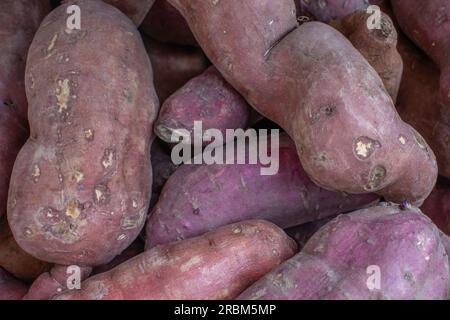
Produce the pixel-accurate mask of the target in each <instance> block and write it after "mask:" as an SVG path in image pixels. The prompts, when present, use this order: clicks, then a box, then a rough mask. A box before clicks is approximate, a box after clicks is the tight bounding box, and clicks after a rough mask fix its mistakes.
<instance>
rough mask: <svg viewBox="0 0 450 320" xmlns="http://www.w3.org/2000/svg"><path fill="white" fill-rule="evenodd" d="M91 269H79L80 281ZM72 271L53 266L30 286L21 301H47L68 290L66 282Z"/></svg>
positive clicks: (63, 267)
mask: <svg viewBox="0 0 450 320" xmlns="http://www.w3.org/2000/svg"><path fill="white" fill-rule="evenodd" d="M91 271H92V268H90V267H84V268H80V274H79V276H80V280H84V279H86V278H87V277H88V276H89V274H90V273H91ZM72 274H73V270H71V269H68V267H67V266H59V265H56V266H54V267H53V268H52V269H51V270H50V271H49V272H45V273H43V274H41V275H40V276H39V277H38V278H37V279H36V280H35V281H34V282H33V284H32V285H31V287H30V289H29V290H28V292H27V294H26V295H25V296H24V297H23V298H22V299H23V300H49V299H51V298H53V297H55V296H56V295H58V294H61V293H63V292H65V291H67V290H69V289H68V282H69V281H70V278H69V277H70V276H71V275H72ZM72 290H75V289H72Z"/></svg>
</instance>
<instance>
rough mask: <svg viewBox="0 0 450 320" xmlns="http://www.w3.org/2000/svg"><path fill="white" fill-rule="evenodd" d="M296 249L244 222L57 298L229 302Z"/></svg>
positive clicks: (170, 247) (267, 227) (148, 255)
mask: <svg viewBox="0 0 450 320" xmlns="http://www.w3.org/2000/svg"><path fill="white" fill-rule="evenodd" d="M295 250H296V245H295V242H294V241H293V240H292V239H290V238H289V237H287V236H286V234H285V233H284V232H283V231H282V230H281V229H279V228H278V227H276V226H275V225H273V224H271V223H269V222H265V221H257V220H252V221H246V222H242V223H238V224H234V225H229V226H225V227H222V228H219V229H217V230H215V231H213V232H210V233H207V234H205V235H203V236H201V237H197V238H193V239H189V240H185V241H180V242H174V243H171V244H166V245H162V246H158V247H156V248H153V249H151V250H149V251H146V252H144V253H142V254H141V255H139V256H137V257H135V258H133V259H131V260H129V261H127V262H125V263H123V264H121V265H120V266H118V267H116V268H114V269H113V270H111V271H109V272H105V273H102V274H99V275H96V276H94V277H91V278H89V279H87V280H86V281H84V282H83V283H82V284H81V290H76V291H71V292H66V293H64V294H62V295H60V296H57V297H56V299H77V300H80V299H81V300H84V299H87V300H92V299H94V300H120V299H177V300H183V299H193V300H204V299H233V298H235V297H236V296H237V295H238V294H239V293H240V292H242V291H243V290H244V289H245V288H246V287H248V286H249V285H250V284H252V283H253V282H254V281H256V280H257V279H258V278H260V277H261V276H262V275H264V274H265V273H267V272H269V271H270V270H271V269H272V268H273V267H275V266H276V265H278V264H280V263H281V262H283V261H284V260H286V259H288V258H289V257H291V256H292V255H293V254H294V253H295Z"/></svg>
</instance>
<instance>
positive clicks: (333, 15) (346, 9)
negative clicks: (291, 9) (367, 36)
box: [295, 0, 369, 22]
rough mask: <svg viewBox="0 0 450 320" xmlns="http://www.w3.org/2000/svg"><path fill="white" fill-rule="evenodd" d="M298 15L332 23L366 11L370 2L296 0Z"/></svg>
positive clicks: (361, 0)
mask: <svg viewBox="0 0 450 320" xmlns="http://www.w3.org/2000/svg"><path fill="white" fill-rule="evenodd" d="M295 2H296V4H297V7H298V9H297V10H298V15H300V16H301V15H312V16H313V17H314V18H315V19H316V20H317V21H321V22H330V21H332V20H335V19H338V18H342V17H344V16H346V15H348V14H351V13H353V12H355V11H357V10H361V9H365V8H367V6H368V5H369V1H368V0H328V1H323V0H295Z"/></svg>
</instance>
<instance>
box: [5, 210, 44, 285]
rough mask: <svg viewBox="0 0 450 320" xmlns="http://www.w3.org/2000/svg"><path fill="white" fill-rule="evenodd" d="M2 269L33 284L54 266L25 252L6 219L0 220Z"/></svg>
mask: <svg viewBox="0 0 450 320" xmlns="http://www.w3.org/2000/svg"><path fill="white" fill-rule="evenodd" d="M0 267H1V268H3V269H5V270H6V271H8V272H9V273H10V274H12V275H13V276H14V277H16V278H18V279H20V280H23V281H25V282H31V281H33V280H34V279H36V278H37V277H38V276H39V275H40V274H41V273H43V272H45V271H48V270H50V268H51V267H52V264H51V263H47V262H44V261H41V260H38V259H36V258H34V257H33V256H31V255H29V254H28V253H26V252H25V251H23V250H22V248H21V247H19V245H18V244H17V242H16V240H14V237H13V235H12V233H11V230H10V228H9V226H8V222H7V221H6V217H5V218H4V219H1V220H0Z"/></svg>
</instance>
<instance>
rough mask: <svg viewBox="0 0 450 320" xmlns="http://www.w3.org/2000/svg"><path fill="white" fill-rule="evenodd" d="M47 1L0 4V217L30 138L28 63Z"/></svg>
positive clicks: (47, 8) (4, 1) (6, 0)
mask: <svg viewBox="0 0 450 320" xmlns="http://www.w3.org/2000/svg"><path fill="white" fill-rule="evenodd" d="M49 11H50V3H49V1H48V0H2V1H1V2H0V21H2V25H1V27H0V43H1V51H0V217H1V216H2V215H4V214H6V203H7V197H8V187H9V180H10V176H11V171H12V168H13V164H14V160H15V159H16V156H17V154H18V153H19V150H20V148H21V147H22V145H23V144H24V143H25V141H26V139H27V137H28V125H27V100H26V96H25V85H24V76H25V61H26V59H27V51H28V47H29V46H30V44H31V40H32V39H33V36H34V33H35V32H36V30H37V28H38V27H39V24H40V22H41V21H42V19H43V18H44V16H45V15H46V14H47V13H48V12H49Z"/></svg>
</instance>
